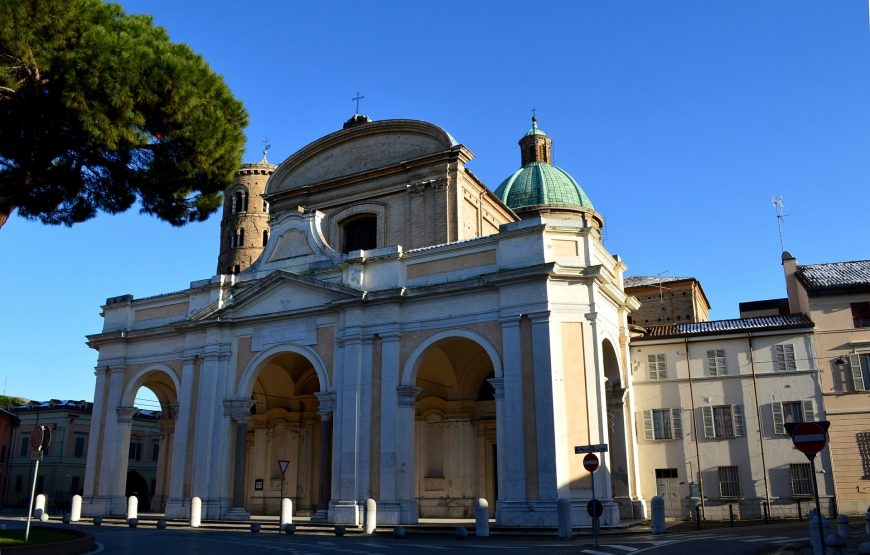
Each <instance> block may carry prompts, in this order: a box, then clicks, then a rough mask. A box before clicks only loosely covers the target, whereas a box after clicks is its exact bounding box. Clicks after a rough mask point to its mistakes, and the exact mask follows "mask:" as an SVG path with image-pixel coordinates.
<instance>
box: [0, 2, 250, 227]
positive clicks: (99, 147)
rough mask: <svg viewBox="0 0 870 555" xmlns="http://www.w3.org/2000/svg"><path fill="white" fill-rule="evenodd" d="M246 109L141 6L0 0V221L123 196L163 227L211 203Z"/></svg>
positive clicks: (43, 216) (209, 208) (61, 212)
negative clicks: (136, 11)
mask: <svg viewBox="0 0 870 555" xmlns="http://www.w3.org/2000/svg"><path fill="white" fill-rule="evenodd" d="M246 125H247V114H246V112H245V110H244V107H243V106H242V104H241V103H240V102H239V101H238V100H236V99H235V98H234V97H233V95H232V93H231V92H230V91H229V89H228V88H227V86H226V84H225V83H224V81H223V79H222V78H221V77H220V76H219V75H217V74H216V73H214V72H213V71H212V70H211V68H210V67H209V66H208V64H207V63H206V62H205V60H203V59H202V57H200V56H199V55H197V54H195V53H194V52H193V51H192V50H191V49H190V48H189V47H188V46H187V45H184V44H176V43H173V42H171V41H170V40H169V36H168V35H167V33H166V31H165V30H163V29H162V28H160V27H155V26H154V25H153V23H152V20H151V18H150V17H148V16H144V15H127V14H125V13H124V11H123V10H122V9H121V7H120V6H118V5H116V4H105V3H103V2H101V1H100V0H0V225H2V223H3V222H5V220H6V217H8V215H9V214H10V213H11V211H12V210H15V209H17V210H18V214H19V215H21V216H23V217H25V218H30V219H37V220H40V221H42V222H44V223H47V224H65V225H72V224H74V223H77V222H82V221H85V220H87V219H89V218H92V217H94V216H95V215H96V214H97V212H99V211H105V212H108V213H112V214H115V213H119V212H123V211H125V210H127V209H128V208H130V207H131V206H132V205H133V203H134V202H136V201H137V199H138V201H139V202H140V203H141V207H142V212H144V213H147V214H152V215H154V216H157V217H158V218H161V219H163V220H165V221H167V222H169V223H171V224H173V225H184V224H185V223H187V222H191V221H201V220H204V219H205V218H207V217H208V216H209V214H211V213H213V212H214V211H215V210H217V208H218V207H219V206H220V205H221V201H222V191H223V189H224V188H225V187H226V186H227V185H229V184H230V183H231V181H232V176H233V172H234V171H235V170H236V169H237V168H238V167H239V165H240V162H241V154H242V150H243V147H244V142H245V139H244V135H243V129H244V127H245V126H246Z"/></svg>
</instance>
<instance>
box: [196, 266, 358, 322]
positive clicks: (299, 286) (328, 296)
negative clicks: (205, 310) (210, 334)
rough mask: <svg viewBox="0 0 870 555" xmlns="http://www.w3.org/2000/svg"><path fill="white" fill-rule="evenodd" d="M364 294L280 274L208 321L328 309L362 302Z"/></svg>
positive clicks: (251, 288)
mask: <svg viewBox="0 0 870 555" xmlns="http://www.w3.org/2000/svg"><path fill="white" fill-rule="evenodd" d="M362 295H363V293H362V291H358V290H355V289H352V288H350V287H347V286H344V285H341V284H339V283H331V282H327V281H322V280H318V279H315V278H312V277H310V276H304V275H299V274H294V273H291V272H285V271H277V272H274V273H273V274H271V275H269V276H268V277H266V278H264V279H262V280H259V281H256V282H254V283H251V284H250V285H247V286H246V287H244V288H240V290H239V291H238V292H237V293H235V294H233V296H232V297H231V298H230V299H228V300H227V302H226V303H224V305H223V307H222V308H221V309H220V310H217V311H215V312H214V313H212V314H211V315H209V319H212V318H220V319H232V320H235V319H243V318H251V317H256V316H265V315H274V314H282V313H293V312H299V311H307V310H311V309H317V308H325V307H328V306H330V305H332V304H333V303H335V302H336V301H343V300H352V299H361V298H362Z"/></svg>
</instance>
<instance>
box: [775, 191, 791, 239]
mask: <svg viewBox="0 0 870 555" xmlns="http://www.w3.org/2000/svg"><path fill="white" fill-rule="evenodd" d="M773 207H774V209H776V227H777V229H779V249H780V251H781V252H785V243H784V242H783V240H782V224H783V223H784V222H785V217H786V216H788V215H789V214H786V213H785V212H784V209H783V206H782V197H781V196H779V195H774V197H773Z"/></svg>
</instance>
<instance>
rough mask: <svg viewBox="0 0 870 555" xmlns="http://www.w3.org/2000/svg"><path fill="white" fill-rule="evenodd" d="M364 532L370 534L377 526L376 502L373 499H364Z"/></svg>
mask: <svg viewBox="0 0 870 555" xmlns="http://www.w3.org/2000/svg"><path fill="white" fill-rule="evenodd" d="M365 518H366V521H365V533H366V534H368V535H369V536H371V535H372V534H374V533H375V528H377V526H378V504H377V503H375V500H374V499H366V515H365Z"/></svg>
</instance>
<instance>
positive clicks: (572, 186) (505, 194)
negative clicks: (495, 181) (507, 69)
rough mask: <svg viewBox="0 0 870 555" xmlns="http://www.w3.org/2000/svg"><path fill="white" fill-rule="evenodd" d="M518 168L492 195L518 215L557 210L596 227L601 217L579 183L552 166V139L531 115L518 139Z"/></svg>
mask: <svg viewBox="0 0 870 555" xmlns="http://www.w3.org/2000/svg"><path fill="white" fill-rule="evenodd" d="M518 144H519V146H520V157H521V161H522V167H521V168H520V169H518V170H517V171H515V172H514V173H513V174H511V175H510V176H509V177H508V178H507V179H505V180H504V181H503V182H502V183H501V185H499V186H498V188H497V189H496V190H495V194H496V195H497V196H498V197H499V198H500V199H501V200H502V202H504V203H505V204H506V205H507V206H508V208H510V209H511V210H513V211H514V212H515V213H516V214H517V215H518V216H520V217H526V216H529V215H535V214H540V213H542V212H550V213H552V212H559V213H561V214H562V215H563V216H567V217H576V216H580V217H582V218H584V219H587V216H591V218H588V221H589V222H590V224H591V225H593V226H594V227H598V228H600V227H601V226H602V225H603V219H602V217H601V215H600V214H598V213H597V212H596V211H595V209H594V208H593V207H592V202H591V201H590V200H589V197H588V196H587V195H586V193H585V192H584V191H583V188H582V187H580V184H579V183H577V181H576V180H575V179H574V178H573V177H572V176H571V174H569V173H568V172H566V171H565V170H563V169H562V168H560V167H558V166H554V165H553V154H552V152H553V151H552V146H553V140H552V139H551V138H550V137H549V136H547V134H546V133H544V132H543V131H542V130H541V129H540V128H539V127H538V119H537V117H535V116H532V128H531V129H529V130H528V131H527V132H526V134H525V135H523V137H522V138H521V139H520V140H519V143H518Z"/></svg>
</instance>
